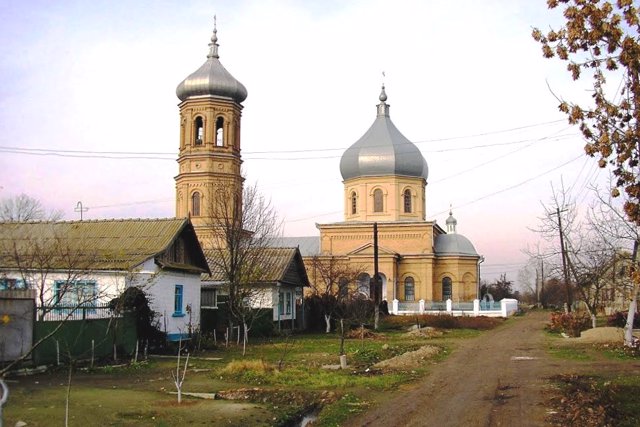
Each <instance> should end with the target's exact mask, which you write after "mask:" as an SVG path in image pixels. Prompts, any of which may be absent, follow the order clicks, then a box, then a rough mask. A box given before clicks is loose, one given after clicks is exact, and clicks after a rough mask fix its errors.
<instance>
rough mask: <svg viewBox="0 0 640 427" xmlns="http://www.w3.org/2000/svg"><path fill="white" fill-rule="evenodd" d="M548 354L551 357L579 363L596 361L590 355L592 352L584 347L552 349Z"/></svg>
mask: <svg viewBox="0 0 640 427" xmlns="http://www.w3.org/2000/svg"><path fill="white" fill-rule="evenodd" d="M548 352H549V354H550V355H551V356H553V357H556V358H558V359H565V360H574V361H577V362H586V361H590V360H594V356H593V355H592V354H590V351H589V350H588V349H586V348H582V347H550V348H549V349H548Z"/></svg>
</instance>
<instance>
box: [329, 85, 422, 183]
mask: <svg viewBox="0 0 640 427" xmlns="http://www.w3.org/2000/svg"><path fill="white" fill-rule="evenodd" d="M379 99H380V104H378V114H377V117H376V119H375V121H374V122H373V124H372V125H371V127H370V128H369V130H368V131H367V132H366V133H365V134H364V135H363V136H362V137H361V138H360V139H359V140H358V141H357V142H356V143H355V144H353V145H352V146H351V147H349V148H348V149H347V150H346V151H345V152H344V154H343V155H342V159H341V160H340V173H341V174H342V179H344V180H347V179H351V178H357V177H360V176H385V175H404V176H411V177H422V178H424V179H425V180H426V179H427V178H428V176H429V168H428V166H427V161H426V160H425V158H424V157H423V156H422V153H421V152H420V150H419V149H418V147H416V145H415V144H414V143H412V142H411V141H409V140H408V139H407V138H406V137H405V136H404V135H403V134H402V133H400V131H399V130H398V128H396V126H395V125H394V124H393V122H392V121H391V118H390V117H389V105H387V104H386V102H385V101H386V100H387V94H386V93H385V90H384V85H383V86H382V92H381V93H380V97H379Z"/></svg>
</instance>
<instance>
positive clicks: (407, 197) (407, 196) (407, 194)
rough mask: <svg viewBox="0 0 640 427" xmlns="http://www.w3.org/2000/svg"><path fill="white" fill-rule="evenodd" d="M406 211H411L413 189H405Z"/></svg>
mask: <svg viewBox="0 0 640 427" xmlns="http://www.w3.org/2000/svg"><path fill="white" fill-rule="evenodd" d="M403 199H404V213H411V190H409V189H408V188H407V189H406V190H404V195H403Z"/></svg>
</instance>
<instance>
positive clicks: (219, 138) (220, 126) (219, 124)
mask: <svg viewBox="0 0 640 427" xmlns="http://www.w3.org/2000/svg"><path fill="white" fill-rule="evenodd" d="M216 146H217V147H222V146H224V118H222V117H218V118H217V119H216Z"/></svg>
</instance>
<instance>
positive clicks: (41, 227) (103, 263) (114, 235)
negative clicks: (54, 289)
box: [0, 218, 207, 271]
mask: <svg viewBox="0 0 640 427" xmlns="http://www.w3.org/2000/svg"><path fill="white" fill-rule="evenodd" d="M181 235H182V236H184V238H185V239H186V241H187V242H188V245H189V246H190V247H191V253H190V257H189V258H190V259H189V261H187V262H176V261H175V260H170V259H165V260H163V261H162V262H161V261H160V260H156V261H158V264H160V265H163V266H164V267H166V268H172V269H181V270H185V269H187V270H195V271H207V264H206V261H205V259H204V255H203V253H202V249H201V248H200V244H199V243H198V241H197V237H196V235H195V231H194V230H193V226H192V225H191V222H190V221H189V220H188V219H176V218H166V219H119V220H95V221H63V222H0V257H1V258H0V267H3V268H15V267H17V260H16V258H17V257H16V256H14V255H13V253H18V254H22V256H23V259H24V257H25V256H27V254H29V255H32V254H33V253H34V252H36V251H40V252H42V251H47V250H51V252H52V253H53V252H55V253H56V256H52V257H51V260H50V263H53V265H49V267H50V268H73V269H78V268H91V269H93V270H129V269H131V268H133V267H135V266H138V265H140V264H142V263H143V262H145V261H146V260H148V259H151V258H154V257H158V256H160V255H162V254H163V253H165V252H166V251H167V250H168V249H169V248H170V247H171V245H172V244H173V243H174V242H175V241H176V240H177V239H178V238H179V237H180V236H181ZM194 245H197V246H194ZM64 254H67V255H68V256H67V257H65V256H64ZM69 257H73V258H74V260H70V259H69ZM71 261H75V262H71ZM73 264H75V265H73Z"/></svg>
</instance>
